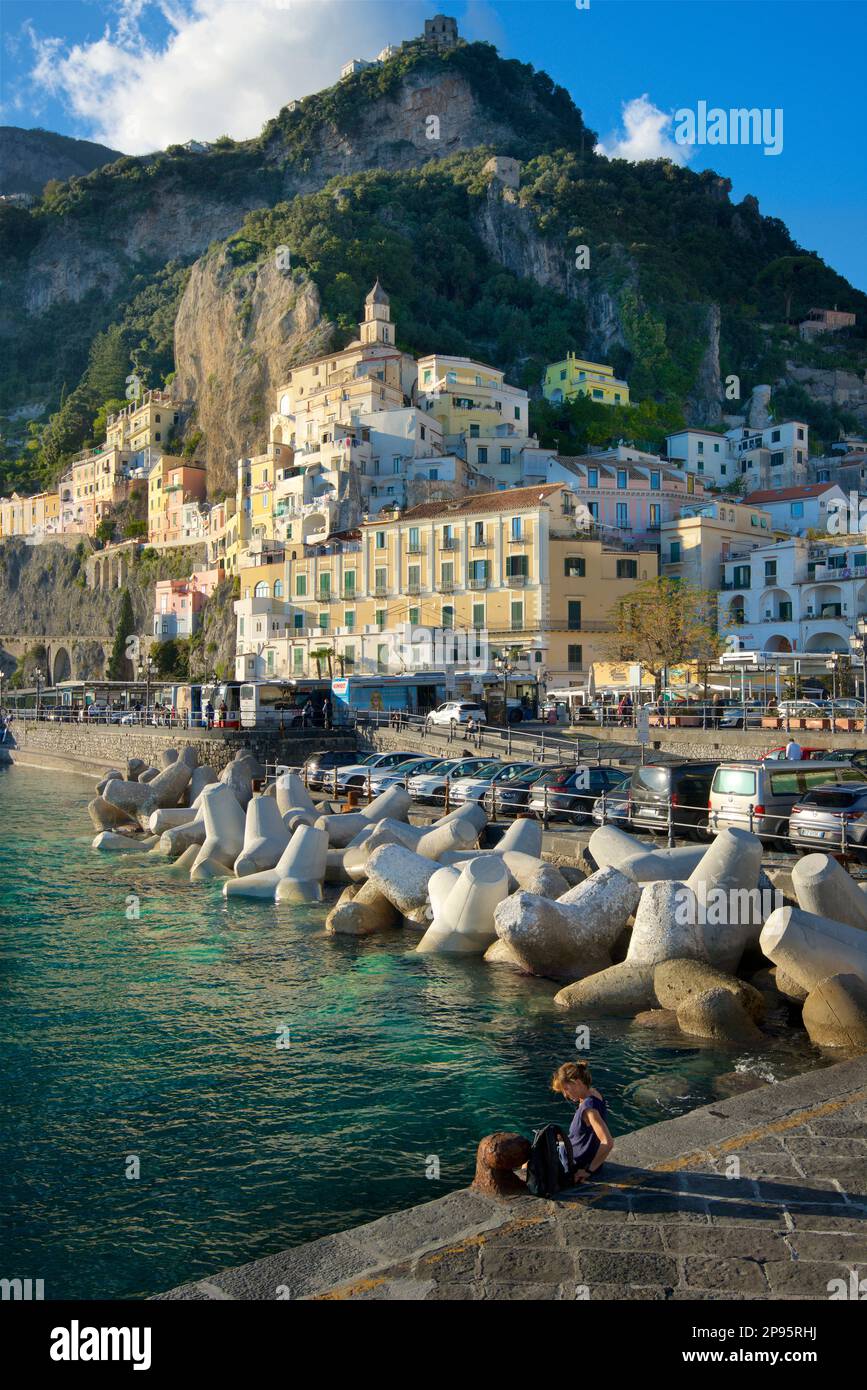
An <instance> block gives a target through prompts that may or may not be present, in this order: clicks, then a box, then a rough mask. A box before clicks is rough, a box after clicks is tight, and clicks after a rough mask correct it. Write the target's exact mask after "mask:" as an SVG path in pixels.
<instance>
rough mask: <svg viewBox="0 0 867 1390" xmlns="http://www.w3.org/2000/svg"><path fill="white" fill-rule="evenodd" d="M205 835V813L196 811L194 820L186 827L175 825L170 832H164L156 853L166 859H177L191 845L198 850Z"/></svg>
mask: <svg viewBox="0 0 867 1390" xmlns="http://www.w3.org/2000/svg"><path fill="white" fill-rule="evenodd" d="M205 834H206V831H205V813H204V811H197V812H196V818H195V820H191V821H188V822H187V824H186V825H176V826H174V828H173V829H171V830H164V831H163V833H162V835H161V836H160V839H159V844H158V846H157V851H158V852H159V853H160V854H162V855H165V856H166V858H167V859H177V858H178V857H179V856H180V855H182V854H184V853H185V851H186V850H188V849H189V848H190V846H191V845H195V846H196V848H197V849H200V848H201V846H202V845H203V844H204V843H205Z"/></svg>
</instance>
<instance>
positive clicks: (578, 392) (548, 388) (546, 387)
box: [542, 352, 629, 405]
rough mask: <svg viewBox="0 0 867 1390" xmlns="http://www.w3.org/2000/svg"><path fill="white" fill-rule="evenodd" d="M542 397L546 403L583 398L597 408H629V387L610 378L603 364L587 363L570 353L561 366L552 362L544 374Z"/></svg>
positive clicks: (608, 371) (613, 376)
mask: <svg viewBox="0 0 867 1390" xmlns="http://www.w3.org/2000/svg"><path fill="white" fill-rule="evenodd" d="M542 394H543V395H544V397H545V399H546V401H553V402H555V403H556V402H559V401H572V400H574V399H575V397H576V396H587V397H588V398H589V399H590V400H592V401H598V402H599V403H600V404H601V405H629V386H628V384H627V382H625V381H619V380H618V378H617V377H616V376H615V375H614V368H613V367H608V366H606V365H605V363H604V362H587V361H585V359H584V358H583V357H576V356H575V354H574V353H572V352H570V353H569V355H568V357H566V358H565V360H564V361H562V362H552V363H551V365H550V367H547V368H546V370H545V378H544V381H543V383H542Z"/></svg>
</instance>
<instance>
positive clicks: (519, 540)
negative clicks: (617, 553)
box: [506, 528, 625, 545]
mask: <svg viewBox="0 0 867 1390" xmlns="http://www.w3.org/2000/svg"><path fill="white" fill-rule="evenodd" d="M621 529H625V528H621ZM529 539H530V537H529V536H528V535H526V534H525V533H524V532H522V533H521V535H520V536H507V537H506V540H507V541H508V543H509V545H526V544H527V542H528V541H529Z"/></svg>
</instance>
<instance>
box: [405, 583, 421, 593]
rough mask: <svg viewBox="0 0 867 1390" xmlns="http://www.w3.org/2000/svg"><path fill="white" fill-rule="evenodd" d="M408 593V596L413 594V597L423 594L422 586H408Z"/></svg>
mask: <svg viewBox="0 0 867 1390" xmlns="http://www.w3.org/2000/svg"><path fill="white" fill-rule="evenodd" d="M406 592H407V593H408V594H413V595H415V594H420V593H421V585H420V584H407V586H406Z"/></svg>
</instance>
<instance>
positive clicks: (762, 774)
mask: <svg viewBox="0 0 867 1390" xmlns="http://www.w3.org/2000/svg"><path fill="white" fill-rule="evenodd" d="M863 781H864V773H863V771H862V770H860V769H859V768H856V767H853V766H852V764H851V763H847V762H843V761H841V762H836V763H832V762H821V763H820V762H816V763H813V762H808V763H804V762H797V763H792V762H784V761H783V759H782V758H771V759H768V760H767V761H764V762H762V761H760V760H758V759H757V760H756V761H748V762H747V761H745V762H742V763H740V762H739V763H720V765H719V767H718V768H717V770H716V772H715V773H714V778H713V782H712V783H711V788H710V805H709V813H708V829H709V830H710V831H711V833H712V834H714V835H715V834H716V833H717V831H718V830H724V829H725V827H726V826H737V827H739V828H740V829H741V830H750V829H751V830H752V831H753V833H754V834H756V835H762V836H766V837H767V838H768V839H770V838H771V837H772V836H777V835H782V836H786V835H788V830H789V813H790V812H791V809H792V807H793V806H794V804H795V802H796V801H798V800H799V799H800V797H802V796H804V795H805V794H806V793H807V792H810V791H812V790H813V789H814V787H824V786H839V785H840V784H841V783H843V782H862V783H863ZM751 812H752V819H751V817H750V813H751ZM786 848H788V846H786Z"/></svg>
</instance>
